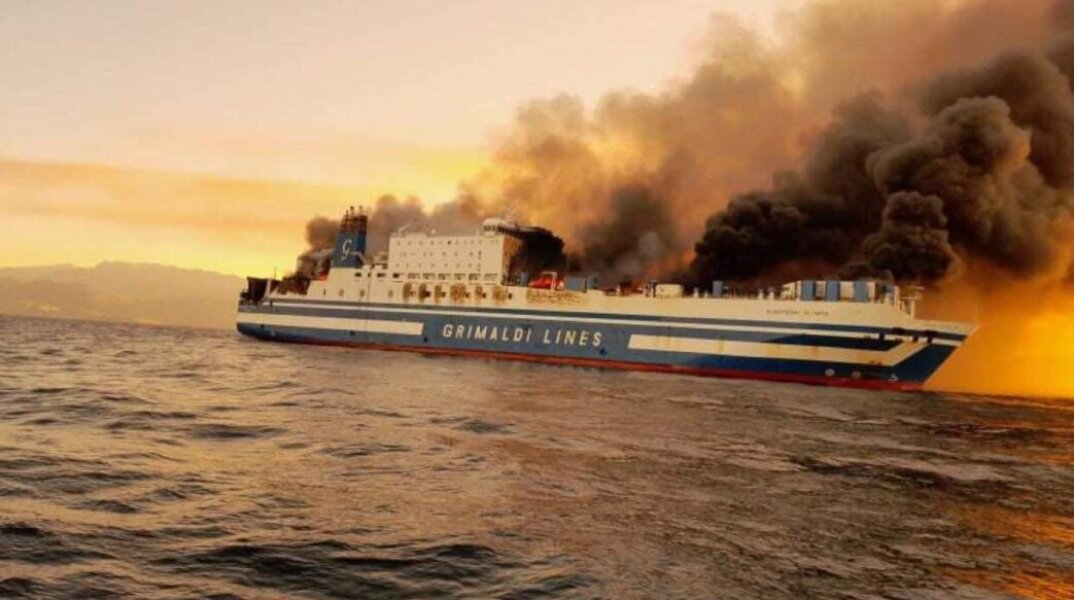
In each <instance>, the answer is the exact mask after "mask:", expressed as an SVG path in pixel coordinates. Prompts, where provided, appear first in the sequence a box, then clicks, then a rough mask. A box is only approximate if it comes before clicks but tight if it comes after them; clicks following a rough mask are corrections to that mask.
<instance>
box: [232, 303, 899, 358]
mask: <svg viewBox="0 0 1074 600" xmlns="http://www.w3.org/2000/svg"><path fill="white" fill-rule="evenodd" d="M242 312H244V313H254V312H263V313H268V314H275V315H290V316H296V317H331V318H343V319H364V318H376V319H381V320H386V321H410V322H413V321H414V320H415V318H414V316H413V315H411V316H410V318H408V317H407V315H405V314H400V313H396V312H381V311H378V310H366V311H354V310H344V309H342V308H337V309H323V308H292V307H287V308H271V309H265V310H260V311H250V310H246V311H242ZM431 316H432V315H419V316H418V317H419V318H420V319H421V320H422V322H429V321H427V319H429V317H431ZM445 318H450V319H451V321H452V323H460V324H464V325H485V326H488V327H493V326H502V325H515V324H519V325H528V326H533V325H534V324H535V322H534V321H533V320H530V319H526V318H525V317H522V318H519V319H517V320H514V321H508V320H504V319H490V318H488V317H474V316H466V315H460V316H458V317H443V316H441V317H440V319H445ZM558 322H559V323H561V324H566V323H572V324H574V326H576V327H582V328H600V327H601V325H600V324H596V323H586V322H581V321H574V320H572V319H569V318H563V319H560V320H559V321H558ZM606 327H615V328H616V329H618V330H621V331H626V332H630V333H645V334H653V333H657V334H674V335H675V337H686V338H697V339H707V340H734V341H746V342H765V343H778V344H789V345H794V346H818V347H824V348H850V349H855V350H877V351H886V350H890V349H892V348H894V347H895V346H898V345H899V342H898V341H895V340H889V339H885V340H880V339H878V338H876V337H873V336H869V337H865V336H863V337H861V338H847V337H837V336H829V335H823V333H821V334H816V335H814V334H797V333H791V334H787V333H773V332H765V331H712V330H706V329H685V328H681V329H680V328H675V329H674V330H671V329H668V328H660V326H659V324H658V323H653V324H652V325H619V324H611V325H607V326H606ZM654 327H655V328H657V331H655V332H654V331H653V328H654Z"/></svg>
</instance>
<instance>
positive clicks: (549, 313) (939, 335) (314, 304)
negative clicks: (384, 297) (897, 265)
mask: <svg viewBox="0 0 1074 600" xmlns="http://www.w3.org/2000/svg"><path fill="white" fill-rule="evenodd" d="M280 302H286V303H288V304H304V305H307V306H308V307H309V308H320V309H322V310H326V309H330V308H340V309H346V308H351V309H353V308H366V309H372V310H376V309H377V308H391V309H396V310H398V309H402V310H412V311H415V312H420V311H430V310H436V311H449V312H456V313H458V314H459V317H460V318H465V317H467V314H466V312H478V313H487V314H509V316H511V317H518V318H520V319H525V318H526V317H528V316H531V314H532V316H535V317H553V318H556V319H606V320H612V321H647V322H651V323H690V324H697V325H724V326H732V327H734V326H738V327H779V328H784V330H786V328H794V330H816V331H821V332H839V333H859V334H873V335H880V334H892V335H906V336H920V337H928V335H929V332H927V331H925V330H901V331H900V333H899V334H895V330H896V328H895V327H876V326H867V325H839V324H827V323H796V322H787V321H751V320H743V319H705V318H690V317H684V318H678V317H659V316H651V314H615V313H608V312H581V311H579V312H567V311H553V310H532V309H528V308H526V309H504V308H481V307H455V306H437V305H434V306H420V305H409V304H379V303H368V304H364V303H349V302H334V301H324V302H321V301H302V299H292V298H287V299H284V301H280ZM265 308H269V309H275V308H274V307H272V306H271V305H259V306H250V305H241V306H240V309H238V310H240V312H243V311H253V312H257V311H259V310H262V309H265ZM288 309H290V307H289V308H282V309H275V310H288ZM464 311H465V312H464ZM931 335H932V337H933V338H934V339H946V340H950V341H963V340H964V339H966V336H964V335H960V334H952V333H945V332H931Z"/></svg>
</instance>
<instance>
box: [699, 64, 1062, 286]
mask: <svg viewBox="0 0 1074 600" xmlns="http://www.w3.org/2000/svg"><path fill="white" fill-rule="evenodd" d="M1048 56H1050V57H1052V59H1051V60H1050V59H1049V58H1048ZM1068 56H1069V57H1070V58H1071V59H1074V50H1069V49H1068V47H1067V46H1065V45H1053V46H1052V47H1051V48H1050V50H1049V54H1047V55H1046V54H1044V53H1037V52H1007V53H1004V54H1002V55H1000V56H998V57H996V58H995V59H993V60H991V61H989V62H988V63H986V64H984V65H981V66H979V67H977V68H973V69H963V70H960V71H955V72H950V73H945V74H942V75H940V76H938V77H936V78H935V79H933V80H932V81H930V82H927V83H926V84H925V85H923V86H921V88H920V90H921V91H920V93H919V99H918V104H919V107H920V111H919V112H918V113H917V114H913V113H907V114H904V115H903V114H899V113H897V112H893V111H891V110H888V109H884V108H883V107H882V105H881V103H880V101H879V99H878V98H877V97H876V96H867V97H864V98H859V99H858V100H855V101H853V102H851V103H849V104H847V105H845V106H843V107H842V108H841V109H839V110H837V111H836V113H835V115H834V119H833V122H832V124H831V125H829V126H828V128H827V129H826V130H825V132H824V133H823V134H822V135H821V136H820V137H819V139H818V142H817V144H816V146H815V149H814V150H813V152H812V153H811V155H810V158H809V160H808V162H807V164H806V165H805V166H804V168H803V169H802V170H801V174H800V175H799V174H796V173H784V174H780V175H778V176H777V177H776V180H775V184H774V186H773V187H772V188H771V189H769V190H761V191H755V192H750V193H747V194H743V195H741V196H738V197H736V198H734V199H733V200H732V201H731V203H730V204H729V205H728V207H727V209H725V210H723V211H720V212H719V213H717V214H715V215H713V216H712V217H711V218H710V219H709V221H708V223H707V226H706V231H705V233H704V235H703V236H702V238H701V240H700V241H699V242H698V243H697V245H696V258H695V260H694V262H693V265H692V266H693V271H694V274H695V276H696V277H697V278H698V279H699V280H702V281H704V280H709V279H756V278H763V277H764V276H765V274H766V273H770V272H772V271H773V270H774V269H776V268H783V269H785V268H786V267H787V265H793V264H795V263H802V264H805V263H809V264H811V265H816V264H817V263H820V264H825V265H828V266H829V267H830V268H831V269H833V270H836V269H839V268H842V269H843V270H844V271H846V270H852V271H854V272H855V273H857V274H864V273H867V272H870V271H871V272H874V273H879V272H890V273H891V274H892V275H893V276H894V277H895V278H896V279H898V280H900V281H914V282H923V283H930V282H935V281H937V280H940V279H942V278H944V277H945V276H947V275H948V274H949V273H950V272H951V269H952V267H953V265H955V264H956V263H957V262H958V258H957V257H958V256H964V257H967V258H969V259H971V260H980V261H984V262H987V263H988V264H991V265H993V266H995V267H998V268H999V269H1001V270H1003V271H1006V272H1007V273H1009V274H1011V275H1014V276H1021V277H1029V276H1034V275H1038V274H1041V273H1044V272H1047V271H1048V270H1049V269H1052V268H1053V267H1054V266H1055V265H1056V264H1057V262H1058V261H1060V260H1062V256H1063V253H1062V246H1063V244H1064V241H1063V238H1062V236H1061V235H1060V234H1059V231H1060V229H1061V225H1062V224H1063V222H1064V221H1065V220H1068V219H1070V218H1071V215H1072V202H1071V198H1072V196H1071V189H1072V188H1074V94H1072V92H1071V89H1072V88H1071V83H1070V79H1069V78H1068V76H1067V75H1065V74H1064V71H1062V70H1061V67H1062V68H1063V69H1066V65H1072V66H1074V60H1067V58H1066V57H1068ZM1057 57H1059V58H1062V60H1064V61H1066V62H1065V63H1064V64H1063V65H1057V64H1056V63H1055V62H1052V60H1059V58H1057ZM915 121H916V122H917V123H918V125H917V126H914V127H912V126H911V125H910V123H912V122H915ZM810 261H811V262H810Z"/></svg>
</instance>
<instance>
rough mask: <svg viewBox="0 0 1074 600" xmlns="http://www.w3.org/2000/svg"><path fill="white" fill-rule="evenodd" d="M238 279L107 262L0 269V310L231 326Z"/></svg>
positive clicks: (20, 313)
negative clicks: (88, 265) (76, 265)
mask: <svg viewBox="0 0 1074 600" xmlns="http://www.w3.org/2000/svg"><path fill="white" fill-rule="evenodd" d="M242 286H243V280H242V279H240V278H239V277H234V276H231V275H221V274H219V273H213V272H210V271H200V270H195V269H180V268H177V267H166V266H163V265H154V264H140V263H121V262H106V263H101V264H99V265H97V266H96V267H89V268H87V267H75V266H72V265H50V266H45V267H22V268H7V269H0V314H7V315H20V316H34V317H66V318H74V319H93V320H104V321H129V322H135V323H154V324H160V325H183V326H188V327H211V328H227V327H232V326H233V325H234V322H235V302H236V300H237V298H238V293H239V290H240V289H242Z"/></svg>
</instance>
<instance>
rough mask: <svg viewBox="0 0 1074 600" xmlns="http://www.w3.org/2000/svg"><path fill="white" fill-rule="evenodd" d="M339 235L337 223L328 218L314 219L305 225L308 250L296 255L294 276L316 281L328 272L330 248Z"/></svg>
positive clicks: (330, 255)
mask: <svg viewBox="0 0 1074 600" xmlns="http://www.w3.org/2000/svg"><path fill="white" fill-rule="evenodd" d="M338 233H339V221H336V220H334V219H329V218H328V217H320V216H318V217H314V218H312V219H310V221H309V222H308V223H306V244H307V245H308V246H309V247H308V249H307V250H306V251H305V252H303V253H302V254H299V255H298V260H297V261H296V262H295V275H297V276H299V277H304V278H306V279H316V278H317V277H321V276H323V275H324V274H325V273H327V272H328V265H329V263H330V262H331V260H332V247H333V246H334V245H335V243H336V235H337V234H338Z"/></svg>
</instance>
